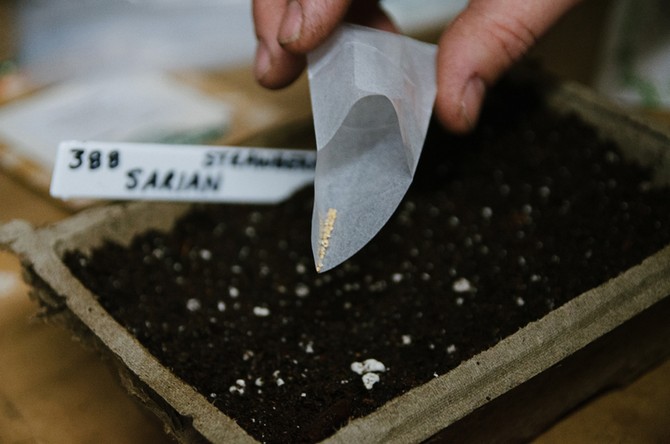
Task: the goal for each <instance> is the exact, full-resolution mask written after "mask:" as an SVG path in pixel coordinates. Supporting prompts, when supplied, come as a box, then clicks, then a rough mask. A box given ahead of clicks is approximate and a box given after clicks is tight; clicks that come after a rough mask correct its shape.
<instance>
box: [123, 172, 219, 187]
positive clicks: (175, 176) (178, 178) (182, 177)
mask: <svg viewBox="0 0 670 444" xmlns="http://www.w3.org/2000/svg"><path fill="white" fill-rule="evenodd" d="M222 182H223V175H222V174H221V173H216V174H205V173H203V172H202V171H178V170H173V169H170V170H166V171H161V170H150V171H145V170H144V169H142V168H133V169H131V170H128V171H127V172H126V185H125V187H126V190H135V191H171V192H182V191H183V192H194V191H195V192H200V193H206V192H212V191H218V190H219V189H220V188H221V184H222Z"/></svg>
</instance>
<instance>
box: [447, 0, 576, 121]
mask: <svg viewBox="0 0 670 444" xmlns="http://www.w3.org/2000/svg"><path fill="white" fill-rule="evenodd" d="M579 1H580V0H535V1H527V0H472V1H471V2H470V4H469V5H468V7H467V8H466V9H465V10H464V11H463V12H462V13H461V14H460V15H459V16H458V17H457V18H456V19H455V20H454V21H453V22H452V23H451V25H450V26H449V27H448V28H447V29H446V30H445V31H444V33H443V34H442V37H441V38H440V42H439V49H438V56H437V90H438V92H437V100H436V105H435V108H436V113H437V116H438V118H439V119H440V121H441V122H442V123H443V124H444V125H445V126H446V127H447V128H449V129H450V130H452V131H454V132H457V133H465V132H468V131H470V130H471V129H472V128H473V127H474V126H475V124H476V122H477V119H478V118H479V112H480V109H481V104H482V100H483V99H484V95H485V93H486V88H487V87H488V86H490V85H492V84H493V83H494V82H495V81H496V80H497V79H498V78H499V77H500V75H501V74H502V73H503V72H504V71H505V70H507V69H508V68H509V67H510V66H511V65H512V64H513V63H514V62H516V61H517V60H518V59H519V58H521V56H523V55H524V54H525V53H526V52H527V51H528V49H529V48H530V47H531V46H532V45H533V44H534V43H535V42H536V40H537V39H538V38H539V37H540V35H542V34H543V33H544V32H545V31H546V30H547V29H548V28H549V27H550V26H551V25H553V24H554V23H555V22H556V20H558V18H559V17H560V16H561V15H563V14H564V13H565V12H566V11H567V10H568V9H570V8H571V7H572V6H574V5H575V4H577V3H579Z"/></svg>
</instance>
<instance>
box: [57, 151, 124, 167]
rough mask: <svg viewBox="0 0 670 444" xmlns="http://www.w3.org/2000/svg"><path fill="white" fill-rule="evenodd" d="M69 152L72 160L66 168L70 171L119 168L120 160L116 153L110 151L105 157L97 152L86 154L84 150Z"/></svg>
mask: <svg viewBox="0 0 670 444" xmlns="http://www.w3.org/2000/svg"><path fill="white" fill-rule="evenodd" d="M70 152H71V153H72V160H71V161H70V163H69V164H68V166H69V167H70V169H71V170H76V169H78V168H81V167H84V168H88V169H89V170H97V169H98V168H101V167H107V168H109V169H114V168H116V167H117V166H119V162H120V160H121V158H120V155H119V152H118V151H110V152H109V153H107V154H106V156H105V153H103V152H101V151H98V150H92V151H89V152H86V150H83V149H81V148H73V149H72V150H70Z"/></svg>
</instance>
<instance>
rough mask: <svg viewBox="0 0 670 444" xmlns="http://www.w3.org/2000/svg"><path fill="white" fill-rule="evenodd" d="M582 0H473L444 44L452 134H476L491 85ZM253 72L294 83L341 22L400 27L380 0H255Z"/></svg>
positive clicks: (443, 79)
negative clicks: (307, 59) (309, 55)
mask: <svg viewBox="0 0 670 444" xmlns="http://www.w3.org/2000/svg"><path fill="white" fill-rule="evenodd" d="M579 1H580V0H535V1H527V0H471V1H470V3H469V4H468V6H467V7H466V8H465V9H464V10H463V12H461V14H460V15H459V16H458V17H457V18H456V19H455V20H454V21H453V22H452V23H451V24H450V25H449V26H448V27H447V28H446V29H445V31H444V32H443V34H442V36H441V37H440V40H439V43H438V53H437V98H436V102H435V112H436V114H437V117H438V119H439V120H440V121H441V122H442V123H443V124H444V125H445V126H446V127H447V128H448V129H450V130H451V131H453V132H456V133H465V132H468V131H470V130H471V129H472V128H473V127H474V126H475V124H476V122H477V119H478V117H479V112H480V108H481V104H482V101H483V99H484V95H485V93H486V89H487V88H488V87H489V86H491V85H492V84H493V83H494V82H495V81H496V80H497V79H498V77H500V75H501V74H502V73H503V72H504V71H505V70H507V69H508V68H509V67H510V66H511V65H512V64H513V63H514V62H515V61H517V60H518V59H519V58H520V57H521V56H522V55H523V54H525V53H526V52H527V51H528V49H529V48H530V47H531V46H532V45H533V44H534V43H535V41H536V40H537V39H538V38H539V36H540V35H542V34H543V33H544V32H545V31H546V30H547V29H548V28H549V27H550V26H551V25H553V24H554V22H555V21H556V20H558V18H559V17H560V16H561V15H563V14H564V13H565V12H566V11H567V10H568V9H570V8H571V7H572V6H574V5H575V4H577V3H579ZM253 15H254V24H255V27H256V36H257V38H258V47H257V50H256V59H255V62H254V75H255V76H256V79H257V80H258V82H259V83H260V84H261V85H263V86H265V87H268V88H281V87H283V86H286V85H288V84H290V83H291V82H293V81H294V80H295V79H296V78H297V77H298V76H299V75H300V73H301V72H302V70H303V69H304V67H305V54H306V53H307V52H309V51H311V50H312V49H314V48H316V47H317V46H319V45H320V44H321V43H323V42H324V41H325V40H326V39H327V38H328V36H329V35H330V34H331V33H332V32H333V30H334V29H335V28H336V27H337V26H338V24H339V23H340V22H342V21H351V22H354V23H358V24H361V25H365V26H370V27H374V28H378V29H383V30H387V31H393V30H395V28H394V26H393V24H392V22H391V21H390V19H389V18H388V17H387V16H386V15H385V14H384V12H383V11H382V9H381V8H380V7H379V5H378V3H377V1H376V0H289V1H285V0H253Z"/></svg>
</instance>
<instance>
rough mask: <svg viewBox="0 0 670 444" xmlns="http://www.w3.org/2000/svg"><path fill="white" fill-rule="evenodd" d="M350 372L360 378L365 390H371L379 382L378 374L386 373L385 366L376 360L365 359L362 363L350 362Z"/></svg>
mask: <svg viewBox="0 0 670 444" xmlns="http://www.w3.org/2000/svg"><path fill="white" fill-rule="evenodd" d="M350 367H351V370H352V371H353V372H354V373H358V374H359V375H362V376H361V380H362V381H363V385H364V386H365V388H366V389H368V390H371V389H372V387H373V386H374V385H375V384H376V383H378V382H379V380H380V377H379V373H384V372H385V371H386V366H385V365H384V364H383V363H382V362H380V361H377V360H376V359H366V360H365V361H363V362H352V363H351V366H350Z"/></svg>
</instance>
